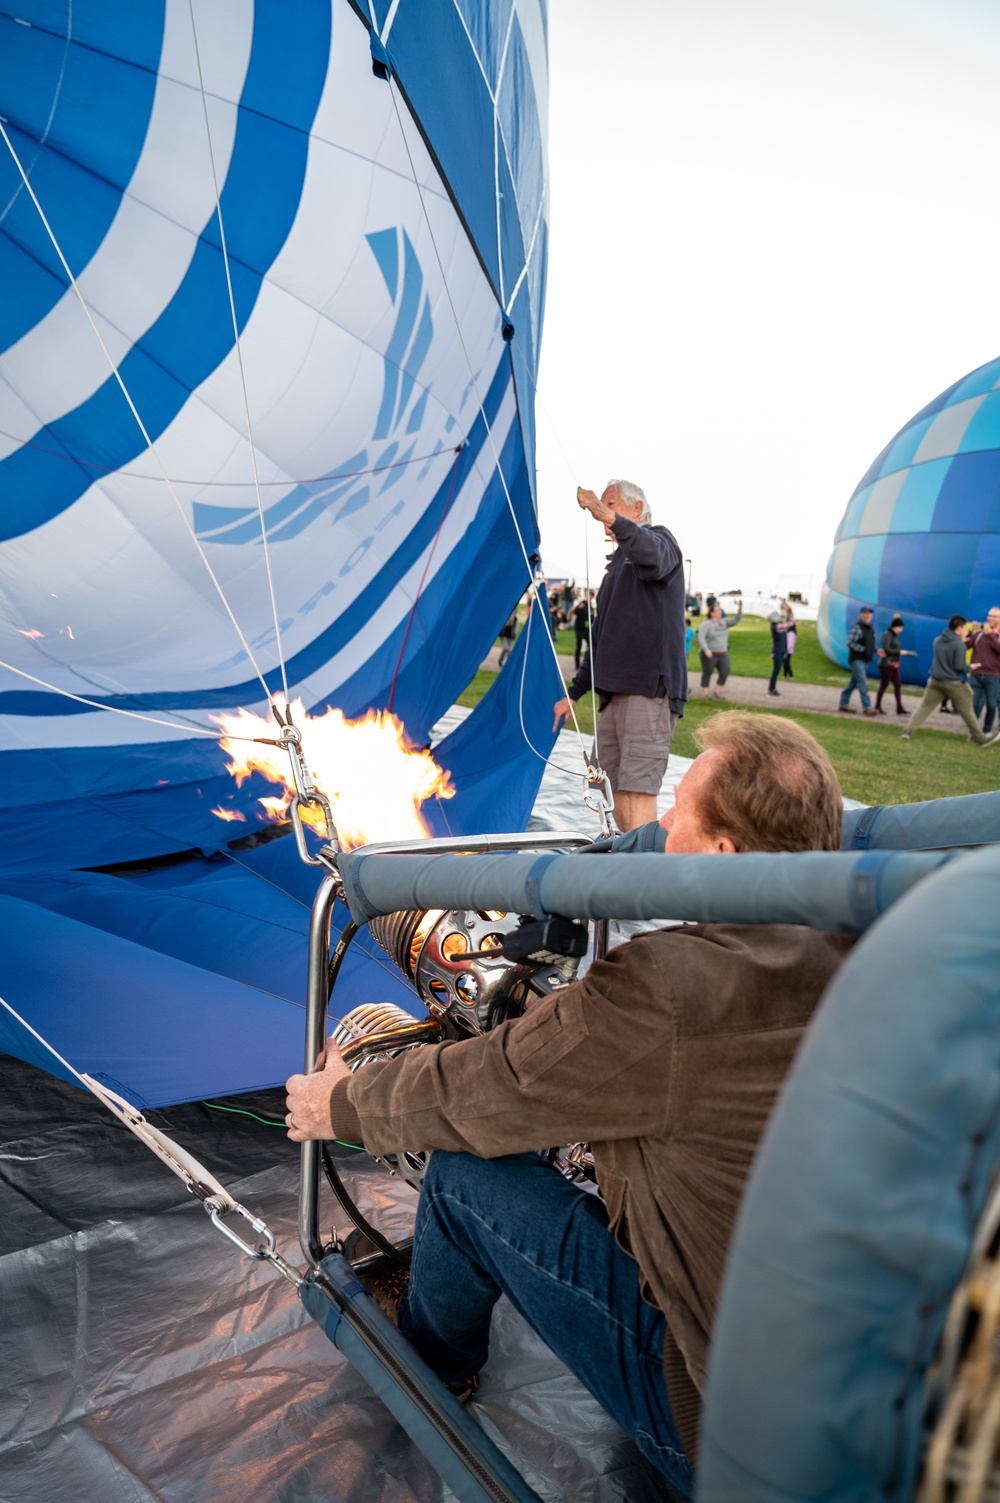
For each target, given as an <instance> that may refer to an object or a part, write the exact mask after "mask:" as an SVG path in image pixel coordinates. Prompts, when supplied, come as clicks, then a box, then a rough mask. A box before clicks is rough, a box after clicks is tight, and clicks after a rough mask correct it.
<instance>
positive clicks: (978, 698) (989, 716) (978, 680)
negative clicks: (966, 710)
mask: <svg viewBox="0 0 1000 1503" xmlns="http://www.w3.org/2000/svg"><path fill="white" fill-rule="evenodd" d="M969 678H970V679H971V681H972V713H973V714H974V715H975V717H976V719H977V720H978V719H979V717H980V715H981V714H982V713H983V705H985V706H986V719H985V721H984V722H983V730H984V731H985V732H986V734H987V735H989V733H990V731H991V730H992V729H993V722H994V720H995V719H996V714H997V708H998V701H1000V678H997V677H996V676H995V675H993V674H990V673H970V674H969Z"/></svg>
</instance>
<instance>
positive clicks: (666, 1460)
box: [286, 713, 853, 1498]
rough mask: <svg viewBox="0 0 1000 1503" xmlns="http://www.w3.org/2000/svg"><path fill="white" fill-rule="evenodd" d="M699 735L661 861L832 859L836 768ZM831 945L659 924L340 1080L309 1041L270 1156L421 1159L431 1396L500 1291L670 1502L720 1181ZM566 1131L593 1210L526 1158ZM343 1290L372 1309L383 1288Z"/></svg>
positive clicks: (831, 955) (683, 1450) (423, 1330)
mask: <svg viewBox="0 0 1000 1503" xmlns="http://www.w3.org/2000/svg"><path fill="white" fill-rule="evenodd" d="M710 724H711V728H712V729H711V733H710V734H707V735H706V737H705V742H706V744H707V745H708V749H707V750H706V751H705V752H704V753H703V755H702V756H700V757H698V758H697V759H696V761H695V762H694V763H693V765H692V767H691V768H690V770H689V771H688V772H687V773H686V774H685V776H684V778H683V780H682V781H681V784H680V786H679V788H678V798H677V802H676V804H675V806H674V808H673V809H672V810H671V812H670V815H669V823H670V834H669V841H668V847H667V849H668V852H669V851H671V850H676V851H679V852H681V853H684V852H688V853H690V852H701V853H705V854H711V853H716V854H721V853H723V852H725V853H726V854H730V855H732V854H734V853H739V852H743V851H753V850H755V849H757V850H759V849H774V848H775V839H774V836H775V833H776V831H780V835H779V842H778V843H779V846H780V847H781V848H791V849H795V850H817V849H819V850H836V849H838V848H839V846H840V827H841V815H842V812H843V807H842V806H843V800H842V797H841V793H840V789H839V786H838V783H837V776H836V773H835V772H834V770H833V767H832V766H831V764H830V760H829V758H828V757H827V755H826V753H825V752H824V751H823V749H822V747H820V746H819V744H818V743H817V742H816V741H815V740H814V738H813V737H812V736H810V735H809V733H808V732H807V731H805V730H803V729H802V728H801V727H800V726H798V725H796V724H794V723H793V722H789V721H784V720H781V719H779V718H778V717H774V716H764V715H749V714H739V713H737V714H722V715H718V716H715V717H714V718H713V720H712V721H711V723H710ZM706 730H707V728H706ZM720 821H721V823H720ZM663 859H664V860H669V859H670V856H669V854H668V855H667V856H665V857H664V858H663ZM736 859H737V860H738V859H739V856H738V855H737V856H736ZM852 943H853V940H852V939H851V938H849V937H847V936H843V935H836V934H828V933H822V932H820V931H818V930H813V929H808V928H806V927H804V926H802V925H798V924H765V925H759V926H757V925H746V926H743V925H735V924H693V925H681V926H679V927H677V928H672V929H666V930H660V931H658V932H657V933H653V934H648V935H643V936H641V937H640V938H637V939H633V940H631V941H630V942H629V943H628V944H625V945H622V946H620V947H618V948H616V949H614V950H612V951H611V952H610V953H609V955H608V957H607V959H606V960H603V961H596V962H595V964H594V965H593V966H592V967H591V969H590V970H589V971H588V973H587V975H586V976H585V977H584V978H583V979H582V980H580V981H576V982H574V983H572V984H571V985H569V986H566V987H564V988H562V989H561V990H560V991H559V992H557V993H555V994H553V995H552V996H551V997H548V998H546V999H545V1000H543V1001H540V1002H537V1003H536V1004H535V1005H534V1006H533V1007H532V1008H531V1009H530V1010H529V1011H528V1012H527V1013H525V1014H524V1016H523V1017H520V1018H514V1019H512V1020H510V1021H508V1022H506V1023H504V1024H502V1025H501V1026H500V1027H499V1028H496V1029H494V1030H492V1032H490V1033H487V1034H484V1035H483V1036H481V1037H479V1038H471V1039H466V1040H462V1041H461V1042H453V1043H445V1044H431V1045H427V1046H425V1047H423V1048H419V1049H414V1050H411V1051H409V1052H407V1053H404V1054H401V1055H399V1056H398V1057H397V1058H395V1059H390V1060H385V1061H379V1060H375V1061H372V1062H371V1063H369V1064H368V1065H366V1066H365V1068H364V1069H361V1070H358V1071H357V1072H356V1073H353V1074H352V1073H351V1072H350V1070H349V1069H348V1067H347V1066H346V1065H345V1064H344V1062H343V1060H342V1058H341V1056H340V1054H339V1052H338V1050H337V1048H336V1047H335V1046H334V1045H333V1044H332V1042H331V1043H330V1044H328V1046H327V1049H326V1053H325V1057H324V1059H323V1062H322V1065H321V1067H320V1068H318V1069H317V1071H316V1072H315V1073H313V1074H311V1075H293V1076H292V1077H291V1078H290V1080H289V1081H288V1116H287V1117H286V1123H287V1125H288V1130H289V1137H290V1138H291V1139H292V1141H293V1142H303V1141H305V1140H306V1139H317V1138H326V1139H329V1138H341V1139H343V1140H344V1141H346V1142H351V1143H363V1144H364V1145H365V1147H366V1148H367V1149H368V1150H369V1152H371V1153H376V1154H386V1153H400V1152H405V1151H407V1150H414V1151H417V1150H426V1149H433V1150H434V1152H433V1154H432V1157H431V1161H430V1166H429V1168H428V1171H427V1174H426V1177H425V1179H424V1183H423V1188H422V1191H421V1195H420V1202H419V1206H418V1210H417V1223H416V1227H415V1230H414V1243H413V1261H412V1265H411V1275H410V1280H409V1287H408V1289H407V1290H406V1293H405V1294H404V1295H403V1298H402V1300H401V1301H398V1294H397V1301H398V1303H396V1304H395V1308H397V1309H398V1321H399V1329H400V1331H401V1332H402V1334H403V1335H404V1336H405V1337H407V1339H408V1340H410V1341H411V1342H412V1343H413V1345H414V1346H415V1347H416V1348H417V1350H418V1351H419V1352H420V1354H421V1355H422V1356H423V1357H424V1358H425V1360H426V1361H428V1362H429V1363H430V1365H431V1367H432V1368H434V1370H435V1371H436V1372H437V1373H438V1375H439V1376H440V1377H441V1378H442V1379H443V1380H444V1381H445V1382H447V1383H450V1384H453V1385H458V1384H460V1383H462V1380H463V1379H468V1378H470V1377H472V1376H473V1375H474V1374H476V1373H477V1372H478V1371H479V1369H480V1367H482V1366H483V1364H484V1363H485V1362H486V1361H487V1356H488V1350H489V1339H490V1321H491V1316H492V1313H493V1307H494V1305H495V1304H496V1302H497V1300H498V1299H499V1297H500V1295H501V1293H506V1294H507V1295H508V1297H509V1298H510V1299H511V1301H512V1302H513V1304H514V1305H515V1307H516V1308H517V1309H518V1310H519V1311H520V1312H521V1314H522V1316H523V1317H524V1318H525V1319H526V1320H527V1321H528V1322H529V1324H530V1325H532V1326H533V1327H534V1329H535V1330H536V1331H537V1332H538V1334H539V1335H540V1336H541V1338H542V1339H543V1341H545V1342H546V1343H547V1344H548V1345H549V1347H550V1348H551V1349H552V1350H553V1351H554V1352H555V1353H556V1355H557V1356H559V1357H560V1358H561V1359H562V1361H563V1362H565V1363H566V1365H567V1366H568V1367H569V1368H570V1370H571V1371H572V1372H574V1373H576V1375H577V1377H578V1378H579V1379H580V1381H581V1382H582V1383H583V1384H584V1385H585V1386H586V1387H587V1388H588V1389H589V1390H590V1392H591V1393H593V1395H594V1396H595V1398H596V1399H597V1401H598V1402H599V1403H600V1404H602V1405H603V1406H604V1407H605V1408H606V1409H607V1411H608V1412H609V1413H610V1414H612V1415H613V1416H614V1418H615V1419H617V1420H618V1423H619V1424H620V1425H621V1426H622V1428H623V1429H624V1430H625V1431H626V1433H627V1434H629V1435H631V1436H633V1437H634V1439H635V1441H636V1444H637V1445H638V1446H639V1448H640V1450H641V1451H642V1452H643V1453H644V1454H645V1456H646V1457H647V1458H648V1459H649V1461H650V1462H651V1463H652V1464H653V1466H655V1467H656V1468H657V1469H658V1470H659V1471H660V1472H661V1473H662V1474H663V1475H664V1476H666V1478H667V1479H668V1480H669V1483H670V1484H671V1486H672V1487H673V1488H674V1489H676V1492H670V1494H669V1496H671V1497H675V1496H677V1495H678V1494H679V1495H680V1496H681V1497H684V1498H688V1497H691V1496H692V1494H693V1492H694V1473H693V1465H692V1460H693V1457H694V1455H695V1451H696V1447H697V1434H698V1420H699V1411H700V1404H701V1395H702V1393H703V1392H704V1387H705V1373H706V1369H707V1366H708V1358H709V1346H710V1341H711V1335H712V1325H713V1321H714V1318H715V1311H716V1308H717V1304H718V1297H719V1285H720V1282H721V1279H722V1273H723V1269H724V1267H725V1261H726V1253H727V1249H728V1243H729V1238H730V1235H731V1232H732V1228H733V1224H734V1222H735V1219H736V1214H737V1211H738V1208H739V1204H740V1199H741V1196H742V1193H743V1186H744V1183H745V1181H746V1176H747V1174H748V1172H749V1170H750V1166H751V1164H752V1162H753V1158H754V1153H755V1151H756V1148H757V1143H758V1141H759V1139H760V1135H761V1133H762V1132H763V1130H764V1128H765V1126H766V1124H767V1120H768V1117H769V1115H770V1113H771V1109H772V1107H773V1104H774V1101H775V1098H776V1096H777V1094H778V1092H779V1090H780V1089H781V1086H782V1083H783V1081H784V1078H785V1075H786V1074H787V1072H788V1069H789V1068H790V1066H791V1063H792V1060H793V1059H794V1056H795V1052H796V1049H797V1048H798V1046H799V1044H800V1042H801V1039H802V1037H803V1034H804V1033H805V1030H806V1029H807V1028H808V1026H809V1023H810V1020H811V1017H812V1014H813V1011H814V1009H815V1007H816V1005H817V1003H818V1002H819V999H820V997H821V995H822V993H823V990H824V988H825V986H826V985H827V984H828V982H829V981H830V979H831V978H832V976H833V975H834V974H835V972H836V970H837V968H838V966H839V965H840V963H841V961H842V959H843V958H844V956H845V955H846V954H847V953H848V951H849V950H850V948H851V945H852ZM577 1141H580V1142H583V1141H587V1142H589V1143H590V1144H591V1148H592V1152H593V1155H594V1163H595V1166H596V1174H597V1180H598V1184H599V1186H600V1189H601V1192H602V1194H601V1196H597V1195H592V1194H588V1193H587V1192H586V1191H585V1190H582V1189H580V1188H578V1187H577V1186H575V1185H572V1184H570V1183H569V1181H568V1180H566V1179H565V1178H564V1177H563V1176H562V1175H561V1174H560V1173H559V1171H558V1170H557V1169H555V1168H553V1167H552V1166H551V1164H549V1163H547V1162H546V1161H545V1159H544V1157H542V1156H541V1154H540V1153H539V1152H538V1151H537V1150H540V1149H546V1148H549V1147H552V1146H553V1145H554V1144H559V1143H566V1142H577ZM360 1277H361V1278H362V1279H363V1280H364V1282H365V1283H366V1284H367V1286H368V1287H369V1288H370V1289H371V1290H372V1292H373V1293H374V1294H375V1297H376V1299H378V1300H379V1302H380V1303H382V1304H383V1308H388V1309H389V1310H390V1311H392V1309H393V1308H394V1302H393V1301H392V1288H391V1285H390V1283H389V1280H388V1279H386V1280H385V1282H383V1283H382V1284H379V1282H378V1281H377V1273H374V1270H373V1273H371V1274H366V1273H364V1272H363V1271H362V1272H361V1274H360Z"/></svg>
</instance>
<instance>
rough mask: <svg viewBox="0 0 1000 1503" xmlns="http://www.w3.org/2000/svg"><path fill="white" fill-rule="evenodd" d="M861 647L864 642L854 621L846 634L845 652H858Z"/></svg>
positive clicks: (859, 628)
mask: <svg viewBox="0 0 1000 1503" xmlns="http://www.w3.org/2000/svg"><path fill="white" fill-rule="evenodd" d="M863 646H864V642H863V641H862V638H861V627H860V626H859V625H858V623H857V622H856V621H855V623H854V625H853V626H852V627H851V629H850V631H849V632H848V633H847V650H848V652H860V651H861V649H862V647H863Z"/></svg>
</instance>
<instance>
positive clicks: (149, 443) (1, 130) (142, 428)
mask: <svg viewBox="0 0 1000 1503" xmlns="http://www.w3.org/2000/svg"><path fill="white" fill-rule="evenodd" d="M0 136H2V137H3V140H4V143H5V145H6V147H7V150H8V151H9V152H10V154H11V156H12V158H13V160H14V165H15V167H16V168H17V170H18V172H19V173H20V175H21V180H22V182H23V183H24V186H25V188H26V189H27V190H28V196H29V197H30V199H31V201H32V203H33V204H34V206H35V208H36V209H37V211H38V216H39V218H40V219H41V221H42V224H43V225H44V226H45V231H46V233H47V235H48V237H49V239H50V240H51V242H52V248H53V249H54V251H55V253H56V255H57V256H58V257H59V260H60V262H61V263H62V267H63V270H64V271H65V273H66V276H67V278H68V279H69V284H70V286H71V287H72V289H73V291H74V292H75V294H76V296H77V298H78V300H79V303H80V306H81V308H82V309H83V311H84V313H85V314H86V317H87V322H88V323H89V324H90V327H91V328H92V329H93V331H94V334H95V336H96V338H97V342H98V344H99V345H100V346H101V349H102V350H103V351H104V356H105V359H106V360H107V362H108V365H109V366H110V367H111V373H112V375H113V376H114V378H115V380H116V381H117V383H118V386H119V388H120V389H121V393H122V396H123V397H124V398H125V401H126V402H127V403H128V407H129V411H130V412H131V413H132V416H133V417H134V418H135V420H136V423H137V424H138V427H139V432H140V433H141V434H142V436H143V439H144V440H145V443H146V447H147V448H148V449H149V452H150V454H151V455H152V456H153V459H154V460H155V461H156V464H157V466H158V468H159V470H160V473H161V474H162V476H163V479H164V481H165V482H166V485H167V490H168V491H169V492H170V496H171V499H172V500H173V502H174V505H175V506H176V508H177V510H178V512H179V514H180V518H181V521H182V522H183V523H184V526H185V527H186V528H187V530H188V534H189V536H190V538H191V541H192V542H193V543H194V546H195V548H196V549H197V550H198V554H199V556H200V558H201V561H202V563H203V564H204V565H205V568H206V569H207V570H208V575H209V578H210V579H211V581H212V583H213V585H214V586H215V589H216V593H217V594H218V596H219V599H220V600H221V602H222V605H223V608H224V610H225V612H226V615H227V616H228V617H229V620H230V621H231V622H232V625H233V628H234V630H235V632H236V635H237V636H238V637H239V640H240V643H241V645H242V647H243V650H244V652H245V653H246V655H247V657H248V659H249V661H250V663H251V665H252V667H253V670H254V673H255V674H256V676H257V678H258V679H259V680H260V685H261V688H262V689H263V690H264V697H265V699H266V700H267V701H268V703H271V698H272V696H271V691H270V689H269V688H268V686H267V682H266V680H265V678H264V675H263V674H262V673H261V671H260V668H259V667H258V665H257V660H256V658H255V657H254V655H253V652H252V650H251V648H250V644H249V642H248V641H247V639H246V637H245V636H244V635H243V631H242V629H241V627H240V624H239V622H238V621H237V619H236V617H235V615H234V614H233V611H232V607H231V606H230V604H229V601H228V600H227V599H226V595H225V591H224V590H223V588H222V585H221V584H220V583H219V580H218V578H217V577H216V574H215V570H214V569H213V568H212V565H211V564H210V563H209V561H208V557H207V555H206V553H205V550H204V549H203V548H202V546H201V543H200V542H199V541H198V536H197V534H196V532H195V530H194V528H193V527H192V525H191V523H190V521H189V520H188V517H187V515H186V514H185V511H184V508H183V506H182V505H181V503H180V500H179V498H178V496H177V492H176V491H175V490H174V487H173V483H172V482H171V479H170V476H169V475H168V474H167V471H166V467H165V465H164V463H163V461H162V459H161V458H160V455H159V451H158V450H157V448H156V445H155V444H154V443H153V440H152V439H151V438H150V436H149V433H148V432H147V431H146V425H145V424H144V422H143V421H142V418H141V417H140V416H139V412H138V409H137V407H136V405H135V403H134V402H133V400H132V398H131V396H130V395H129V391H128V388H127V387H126V385H125V382H124V380H123V379H122V375H121V372H120V371H119V369H118V366H117V364H116V362H115V359H114V356H113V355H112V354H111V351H110V350H109V349H108V347H107V345H106V344H105V342H104V338H103V335H102V334H101V331H100V329H99V328H98V327H97V324H96V323H95V322H94V317H93V314H92V313H91V311H90V308H89V306H88V304H87V300H86V298H85V297H84V295H83V293H82V292H81V291H80V288H79V285H78V283H77V280H76V277H74V275H73V273H72V271H71V270H70V267H69V262H68V261H67V260H66V257H65V256H64V255H63V252H62V247H61V246H60V244H59V241H58V240H57V239H56V235H55V231H54V230H53V228H52V226H51V225H50V224H49V221H48V219H47V218H46V215H45V210H44V209H43V208H42V206H41V204H40V203H39V201H38V196H37V195H36V193H35V190H34V188H33V187H32V186H31V183H30V181H29V180H28V176H27V174H26V172H25V170H24V168H23V166H22V165H21V159H20V157H19V156H18V154H17V152H16V151H15V149H14V143H13V142H12V141H11V139H10V136H9V135H8V134H7V130H6V127H5V126H4V124H3V122H2V120H0ZM101 708H103V706H101Z"/></svg>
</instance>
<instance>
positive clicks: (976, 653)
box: [969, 605, 1000, 735]
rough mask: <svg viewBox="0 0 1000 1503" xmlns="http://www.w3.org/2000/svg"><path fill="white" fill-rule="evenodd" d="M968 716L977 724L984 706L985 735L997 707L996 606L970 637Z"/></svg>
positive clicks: (999, 651)
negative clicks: (970, 658) (970, 694)
mask: <svg viewBox="0 0 1000 1503" xmlns="http://www.w3.org/2000/svg"><path fill="white" fill-rule="evenodd" d="M969 645H970V647H971V648H972V663H971V665H970V668H971V672H970V677H971V680H972V713H973V714H974V715H975V717H976V719H977V720H978V719H979V717H980V715H981V714H982V713H983V705H985V706H986V719H985V721H984V722H983V730H984V731H985V732H986V734H987V735H989V733H990V731H991V730H992V729H993V722H994V720H995V719H996V715H997V708H998V704H1000V606H997V605H994V606H992V607H991V608H990V611H989V613H988V615H987V617H986V624H985V625H984V627H983V629H982V631H980V632H974V633H972V634H970V637H969Z"/></svg>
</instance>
